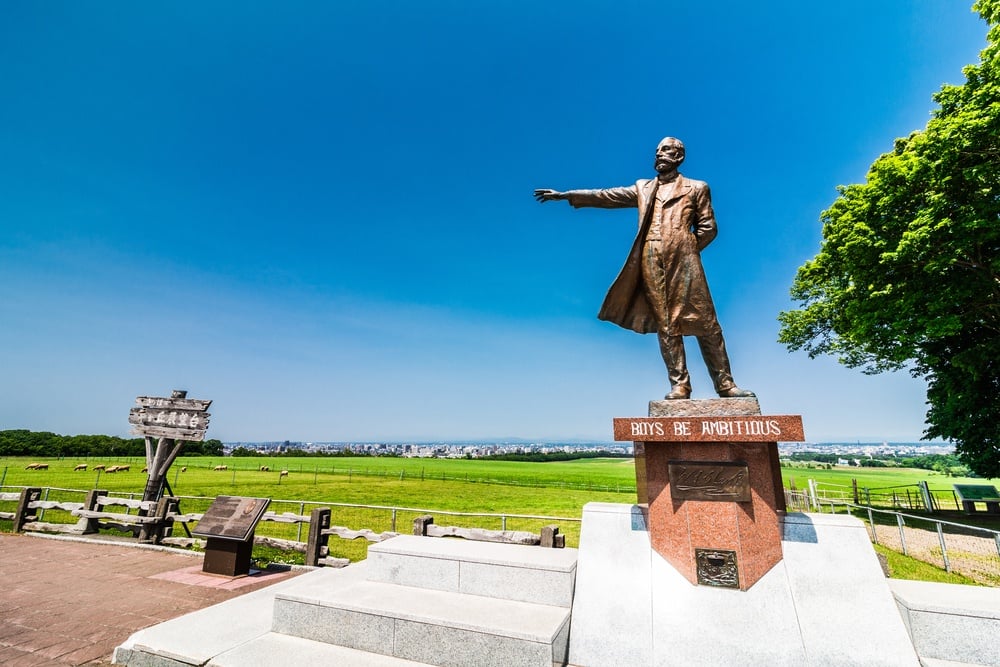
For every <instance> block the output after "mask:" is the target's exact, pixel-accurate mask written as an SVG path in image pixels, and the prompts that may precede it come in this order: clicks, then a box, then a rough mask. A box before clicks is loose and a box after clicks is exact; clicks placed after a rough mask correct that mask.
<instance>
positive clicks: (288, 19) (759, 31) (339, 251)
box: [0, 0, 986, 441]
mask: <svg viewBox="0 0 1000 667" xmlns="http://www.w3.org/2000/svg"><path fill="white" fill-rule="evenodd" d="M206 5H207V6H206ZM620 5H624V6H620ZM702 5H705V6H702ZM0 13H2V14H3V18H2V20H0V86H2V87H3V88H2V89H3V100H4V102H3V104H2V105H0V128H2V130H0V377H2V378H3V381H2V382H0V429H8V428H28V429H32V430H48V431H54V432H57V433H68V434H73V433H108V434H116V435H125V434H126V433H127V431H128V424H127V417H128V410H129V408H130V407H131V406H132V404H133V399H134V397H135V396H137V395H169V392H170V391H171V390H172V389H175V388H183V389H187V390H188V391H189V396H191V397H196V398H210V399H213V400H214V404H213V406H212V409H211V412H212V415H213V417H212V424H211V427H210V429H209V436H210V437H216V438H219V439H222V440H227V441H232V440H272V439H281V440H283V439H292V440H416V439H464V438H468V439H473V438H506V437H522V438H530V439H534V438H537V439H542V438H586V439H595V440H610V439H611V437H612V435H611V433H612V429H611V420H612V418H613V417H616V416H635V415H644V414H645V413H646V403H647V401H649V400H651V399H658V398H660V397H661V396H662V395H663V394H664V393H665V392H666V390H667V389H668V387H667V382H666V374H665V371H664V370H663V367H662V362H661V361H660V359H659V355H658V352H657V346H656V340H655V337H653V336H640V335H637V334H633V333H631V332H628V331H625V330H622V329H618V328H617V327H615V326H614V325H611V324H608V323H604V322H600V321H598V320H597V319H596V317H595V314H596V312H597V309H598V308H599V306H600V303H601V300H602V298H603V296H604V293H605V291H606V290H607V287H608V286H609V285H610V283H611V281H612V279H613V278H614V276H615V275H616V273H617V271H618V269H619V267H620V265H621V262H622V261H623V259H624V256H625V254H626V253H627V251H628V247H629V245H630V244H631V241H632V237H633V235H634V232H635V225H636V214H635V212H634V211H633V210H624V211H606V210H587V209H583V210H576V211H574V210H573V209H571V208H570V207H569V206H568V205H566V204H565V203H563V202H554V203H548V204H545V205H539V204H538V203H536V202H535V201H534V200H533V199H532V197H531V191H532V190H533V189H534V188H536V187H550V188H557V189H569V188H579V187H604V186H615V185H626V184H629V183H632V182H634V181H635V180H636V179H637V178H643V177H648V176H650V175H651V174H652V173H653V170H652V157H653V151H654V149H655V147H656V144H657V142H658V141H659V139H660V138H661V137H663V136H667V135H672V136H677V137H680V138H681V139H683V140H684V142H685V144H686V146H687V161H686V162H685V164H684V166H683V167H682V172H683V173H685V174H686V175H687V176H690V177H693V178H698V179H702V180H706V181H708V182H709V183H710V185H711V187H712V192H713V199H714V204H715V210H716V215H717V218H718V221H719V228H720V233H719V237H718V239H717V240H716V241H715V242H714V243H713V244H712V245H711V246H709V247H708V248H707V249H706V250H705V252H704V254H703V261H704V264H705V266H706V271H707V273H708V278H709V283H710V285H711V288H712V291H713V294H714V297H715V301H716V306H717V309H718V311H719V318H720V321H721V323H722V326H723V329H724V330H725V333H726V339H727V343H728V346H729V350H730V354H731V357H732V360H733V368H734V373H735V376H736V380H737V381H738V382H739V383H740V385H742V386H745V387H747V388H749V389H753V390H754V391H756V392H757V394H758V396H759V398H760V402H761V407H762V409H763V411H764V412H765V413H766V414H801V415H802V416H803V420H804V424H805V429H806V436H807V438H808V439H809V440H812V441H823V440H855V439H861V440H915V439H917V438H918V437H919V436H920V434H921V432H922V430H923V416H924V411H925V405H924V385H923V383H922V382H921V381H919V380H914V379H911V378H910V377H909V376H907V375H906V374H898V375H894V376H877V377H869V376H865V375H862V374H861V373H860V372H858V371H854V370H850V369H845V368H842V367H840V366H838V365H837V363H836V362H835V361H833V360H829V359H822V360H810V359H809V358H808V357H807V356H806V355H805V354H802V353H795V354H791V353H789V352H787V351H786V350H785V349H784V348H783V347H782V346H780V345H779V344H778V343H777V342H776V338H777V330H778V325H777V322H776V316H777V313H778V312H779V311H780V310H782V309H786V308H788V307H790V305H791V304H790V302H789V299H788V296H787V295H788V289H789V287H790V285H791V281H792V278H793V276H794V274H795V270H796V268H797V267H798V266H799V265H801V264H802V262H803V261H805V260H806V259H808V258H809V257H811V256H812V255H814V254H815V252H816V251H817V249H818V244H819V239H820V225H819V222H818V218H819V214H820V212H821V211H822V210H823V209H824V208H826V207H827V206H828V205H829V204H830V203H831V202H832V201H833V199H834V197H835V196H836V190H835V188H836V186H837V185H838V184H844V183H851V182H859V181H862V180H863V179H864V175H865V172H866V170H867V167H868V166H869V165H870V164H871V162H872V160H873V159H874V158H876V157H877V156H878V155H879V154H880V153H882V152H885V151H887V150H889V149H890V148H891V146H892V141H893V139H894V138H896V137H898V136H905V135H906V134H908V133H909V132H910V131H912V130H914V129H919V128H922V127H923V126H924V124H925V123H926V121H927V119H928V118H929V112H930V110H931V109H932V108H933V106H934V105H933V102H932V100H931V94H932V93H933V92H934V91H936V90H937V89H938V88H939V87H940V86H941V84H943V83H946V82H947V83H961V82H962V80H963V77H962V74H961V68H962V67H963V66H964V65H966V64H968V63H971V62H974V61H976V60H977V57H978V56H977V54H978V51H979V50H980V49H981V48H982V47H983V46H984V45H985V33H986V24H985V23H984V22H982V21H981V20H980V19H979V18H978V16H977V15H975V14H973V13H972V12H971V10H970V9H969V7H968V6H966V5H965V4H964V3H962V2H944V1H927V2H918V1H917V0H889V1H886V2H877V3H873V2H870V0H842V1H841V2H837V3H802V2H772V3H744V2H715V3H683V4H682V3H674V2H662V1H658V2H629V3H612V2H610V1H607V2H604V1H602V2H560V1H557V2H551V3H529V2H510V3H491V4H489V5H487V4H486V3H470V2H458V1H437V2H424V3H415V2H393V1H388V2H380V3H369V2H361V1H346V0H345V1H344V2H315V3H306V2H288V3H280V4H274V3H257V4H252V3H222V2H217V3H204V4H203V5H194V4H186V3H182V4H176V3H174V4H162V3H161V4H157V5H152V4H148V3H98V2H53V3H36V2H28V1H23V2H21V1H15V2H10V3H5V4H4V7H3V9H2V10H0ZM691 342H692V343H693V341H691ZM689 364H690V365H691V368H692V371H693V381H694V391H695V397H709V396H711V395H712V392H711V383H710V381H709V380H708V379H707V375H706V373H705V372H704V369H703V366H702V364H701V361H700V357H699V355H698V353H697V350H696V347H695V346H694V345H693V344H692V345H690V346H689Z"/></svg>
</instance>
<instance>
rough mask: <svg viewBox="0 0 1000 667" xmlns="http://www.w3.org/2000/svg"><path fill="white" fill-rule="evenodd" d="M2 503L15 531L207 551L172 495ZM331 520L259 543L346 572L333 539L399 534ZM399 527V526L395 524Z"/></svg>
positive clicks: (520, 535)
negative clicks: (185, 530)
mask: <svg viewBox="0 0 1000 667" xmlns="http://www.w3.org/2000/svg"><path fill="white" fill-rule="evenodd" d="M2 501H6V502H13V501H17V509H16V511H14V512H0V519H7V520H10V521H12V522H13V524H14V531H15V532H22V531H37V532H48V533H69V534H76V535H86V534H93V533H97V532H99V531H100V530H102V529H108V528H113V529H116V530H120V531H124V532H132V533H133V534H134V535H135V536H136V537H138V538H139V541H140V542H148V543H155V544H168V545H174V546H182V547H190V546H200V547H204V546H205V540H201V539H198V538H194V537H175V536H172V535H171V532H172V529H173V526H174V524H180V525H186V524H189V523H197V522H198V521H201V519H202V518H203V517H204V514H203V513H198V512H191V513H181V512H179V510H178V507H179V500H178V499H177V498H175V497H171V496H165V497H163V498H161V499H160V500H159V501H158V502H151V501H141V500H135V499H131V498H119V497H111V496H108V492H107V491H105V490H100V489H93V490H91V491H88V492H87V496H86V499H85V500H84V502H82V503H81V502H69V501H55V500H43V499H42V490H41V489H40V488H37V487H28V488H25V489H23V490H22V491H21V493H0V502H2ZM114 507H124V508H125V510H124V512H115V511H111V509H112V508H114ZM47 509H48V510H63V511H66V512H69V513H70V514H72V515H73V516H75V517H78V519H79V520H78V521H77V522H75V523H46V522H43V521H40V520H39V515H38V514H37V512H38V511H42V510H47ZM130 510H136V513H135V514H132V513H130ZM442 514H444V515H450V514H452V513H450V512H443V513H442ZM330 517H331V509H330V508H329V507H317V508H315V509H314V510H312V512H311V513H310V514H309V515H304V514H298V513H295V512H281V513H278V512H265V513H264V515H263V517H261V521H272V522H276V523H285V524H304V525H306V526H308V539H307V541H306V542H300V541H297V540H286V539H281V538H277V537H269V536H255V537H254V543H255V544H260V545H266V546H271V547H276V548H278V549H284V550H291V551H298V552H301V553H304V554H305V563H306V565H309V566H314V567H320V566H328V567H330V566H332V567H344V566H345V565H347V564H348V563H349V562H350V561H349V560H348V559H346V558H336V557H331V556H330V555H329V545H328V543H329V538H330V537H331V536H334V537H338V538H340V539H345V540H354V539H358V538H361V539H365V540H368V541H369V542H382V541H384V540H387V539H389V538H391V537H395V536H396V535H397V534H398V533H396V532H394V531H383V532H376V531H374V530H371V529H368V528H361V529H353V528H348V527H346V526H331V525H330ZM393 526H395V520H394V521H393ZM413 532H414V534H416V535H424V536H428V537H458V538H463V539H468V540H477V541H488V542H502V543H507V544H527V545H539V546H543V547H555V548H561V547H564V546H565V536H564V535H560V534H559V528H558V526H556V525H548V526H545V527H543V528H542V529H541V532H540V533H530V532H527V531H512V530H487V529H482V528H463V527H459V526H437V525H434V517H433V515H429V514H428V515H423V516H419V517H417V518H416V519H414V522H413ZM300 534H301V533H300Z"/></svg>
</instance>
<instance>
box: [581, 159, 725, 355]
mask: <svg viewBox="0 0 1000 667" xmlns="http://www.w3.org/2000/svg"><path fill="white" fill-rule="evenodd" d="M655 185H656V181H655V179H653V180H645V179H644V180H640V181H638V182H636V184H635V185H633V186H626V187H619V188H608V189H604V190H571V191H569V192H567V193H566V198H567V199H568V200H569V203H570V204H572V205H573V206H574V207H577V208H579V207H583V206H592V207H598V208H630V207H637V208H638V209H639V232H638V234H637V235H636V237H635V241H634V242H633V243H632V249H631V251H630V252H629V254H628V258H627V259H626V260H625V265H624V266H623V267H622V269H621V271H620V272H619V274H618V277H617V278H616V279H615V281H614V283H613V284H612V285H611V288H610V289H609V290H608V294H607V296H606V297H605V299H604V304H603V305H602V306H601V311H600V313H598V315H597V316H598V318H600V319H602V320H606V321H608V322H613V323H615V324H617V325H618V326H620V327H624V328H626V329H631V330H632V331H636V332H638V333H654V332H656V331H657V330H658V327H659V325H660V323H659V322H657V318H656V314H655V313H654V311H653V308H652V306H651V305H650V302H649V298H648V297H647V292H646V285H645V282H644V281H643V277H642V263H643V257H642V253H643V246H644V245H645V242H646V234H647V232H648V230H649V226H650V224H651V222H652V218H653V216H652V210H651V208H650V206H651V204H652V205H659V206H661V207H662V214H661V222H660V227H661V239H662V262H663V267H664V271H665V273H666V277H667V280H666V305H667V313H666V322H664V323H662V324H663V325H664V327H665V332H666V333H668V334H669V335H674V336H701V335H705V334H712V333H717V332H719V331H720V327H719V321H718V319H717V317H716V314H715V306H714V305H713V303H712V295H711V293H710V292H709V290H708V281H707V280H706V279H705V270H704V269H703V268H702V265H701V254H700V253H701V250H702V249H703V248H704V247H705V246H707V245H708V244H709V243H711V242H712V240H713V239H714V238H715V235H716V234H717V232H718V230H717V227H716V223H715V213H714V211H713V210H712V196H711V193H710V191H709V189H708V184H707V183H705V182H703V181H696V180H693V179H689V178H684V177H683V176H681V175H678V176H677V178H676V179H675V180H674V181H673V182H671V183H667V184H664V185H661V186H659V188H655V187H654V186H655ZM654 191H656V194H655V197H656V201H655V202H653V201H652V198H653V196H654V194H653V193H654Z"/></svg>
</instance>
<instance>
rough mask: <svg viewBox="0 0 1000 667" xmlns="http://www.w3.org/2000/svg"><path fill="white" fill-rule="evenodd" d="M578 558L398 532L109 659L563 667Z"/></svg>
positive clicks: (171, 626)
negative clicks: (353, 557) (348, 561)
mask: <svg viewBox="0 0 1000 667" xmlns="http://www.w3.org/2000/svg"><path fill="white" fill-rule="evenodd" d="M576 556H577V553H576V550H575V549H544V548H541V547H534V546H520V545H504V544H492V543H486V542H468V541H465V540H455V539H445V538H433V537H416V536H408V535H400V536H398V537H394V538H393V539H391V540H387V541H386V542H382V543H380V544H377V545H373V546H372V547H370V548H369V551H368V560H367V561H365V562H363V563H359V564H356V565H351V566H350V567H348V568H346V569H345V570H342V571H324V570H318V571H316V572H311V573H308V574H306V575H302V576H300V577H297V578H295V579H293V580H291V581H289V582H287V585H283V584H278V585H276V586H273V587H271V588H269V589H263V590H261V591H258V592H257V593H259V594H260V595H257V601H255V602H252V603H251V602H248V601H247V600H245V599H243V598H235V599H233V600H229V601H227V602H224V603H222V604H219V605H216V606H214V607H209V608H207V609H203V610H201V611H199V612H195V613H194V614H189V615H187V616H183V617H181V618H178V619H174V620H173V621H168V622H167V623H163V624H160V625H158V626H155V627H153V628H149V629H147V630H144V631H141V632H139V633H136V635H133V636H132V637H131V638H130V639H129V641H128V642H126V643H125V644H124V645H123V646H122V647H119V650H118V651H116V654H115V662H116V664H126V665H142V666H143V667H146V666H149V667H180V666H184V665H209V666H215V667H237V666H239V667H254V666H256V665H260V666H266V665H282V666H285V665H297V664H313V662H314V661H316V662H317V663H319V662H322V663H325V664H334V665H358V666H359V667H368V666H372V667H374V666H376V665H378V666H385V667H390V666H395V667H403V666H404V665H441V666H443V667H466V666H468V665H477V666H479V665H497V666H500V665H503V666H504V667H507V666H519V665H524V666H529V665H531V666H535V665H537V666H539V667H550V666H551V665H563V664H565V663H566V660H567V656H568V651H569V627H570V610H571V607H572V603H573V593H574V586H575V578H576ZM265 591H271V592H270V593H269V594H268V593H265ZM251 595H256V594H251ZM244 597H250V596H244ZM241 600H242V602H240V601H241ZM264 605H266V606H267V610H266V614H265V611H264V610H262V609H261V607H262V606H264ZM238 607H239V608H238ZM250 607H252V608H253V610H254V612H253V613H251V614H248V613H247V611H248V609H249V608H250ZM265 615H266V627H265V623H264V621H265V618H264V616H265ZM251 617H252V618H254V619H255V621H254V622H253V623H247V621H246V619H248V618H251ZM212 628H215V629H216V630H217V632H213V631H212ZM237 628H238V629H237ZM220 634H225V635H226V639H225V641H222V640H220V638H219V635H220ZM179 637H183V640H182V641H179V640H178V638H179Z"/></svg>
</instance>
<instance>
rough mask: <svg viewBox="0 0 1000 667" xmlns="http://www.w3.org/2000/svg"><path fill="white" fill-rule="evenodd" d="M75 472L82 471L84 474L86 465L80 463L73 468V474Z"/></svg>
mask: <svg viewBox="0 0 1000 667" xmlns="http://www.w3.org/2000/svg"><path fill="white" fill-rule="evenodd" d="M77 470H83V471H84V472H86V470H87V464H86V463H81V464H80V465H78V466H76V467H75V468H73V472H76V471H77Z"/></svg>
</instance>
